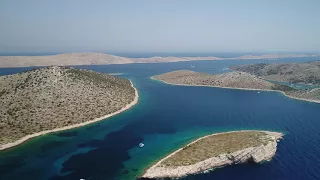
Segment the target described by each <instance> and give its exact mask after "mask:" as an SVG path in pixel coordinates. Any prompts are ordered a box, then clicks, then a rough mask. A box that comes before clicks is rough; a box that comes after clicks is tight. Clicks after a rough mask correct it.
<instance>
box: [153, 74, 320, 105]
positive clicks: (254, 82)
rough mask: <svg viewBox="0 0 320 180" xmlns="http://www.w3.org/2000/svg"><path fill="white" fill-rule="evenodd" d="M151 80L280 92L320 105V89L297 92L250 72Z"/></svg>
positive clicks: (190, 75) (164, 77) (182, 75)
mask: <svg viewBox="0 0 320 180" xmlns="http://www.w3.org/2000/svg"><path fill="white" fill-rule="evenodd" d="M151 78H152V79H155V80H159V81H162V82H164V83H167V84H173V85H184V86H209V87H219V88H230V89H244V90H264V91H278V92H281V93H283V94H284V95H286V96H288V97H290V98H294V99H298V100H305V101H310V102H316V103H320V89H308V90H296V89H294V88H291V87H289V86H286V85H280V84H276V83H272V82H270V81H267V80H264V79H263V78H262V77H259V76H256V75H254V74H251V73H248V72H240V71H233V72H228V73H223V74H215V75H214V74H207V73H199V72H194V71H190V70H178V71H172V72H168V73H164V74H160V75H156V76H152V77H151Z"/></svg>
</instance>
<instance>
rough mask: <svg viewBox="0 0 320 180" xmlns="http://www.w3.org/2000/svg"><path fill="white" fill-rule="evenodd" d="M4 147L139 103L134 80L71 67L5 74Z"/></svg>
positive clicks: (0, 80) (0, 115)
mask: <svg viewBox="0 0 320 180" xmlns="http://www.w3.org/2000/svg"><path fill="white" fill-rule="evenodd" d="M0 84H1V86H0V107H1V108H0V150H3V149H7V148H10V147H13V146H16V145H18V144H20V143H22V142H24V141H26V140H28V139H30V138H33V137H36V136H40V135H43V134H46V133H50V132H56V131H61V130H66V129H71V128H75V127H79V126H83V125H86V124H89V123H93V122H96V121H99V120H103V119H106V118H108V117H110V116H113V115H115V114H118V113H120V112H122V111H125V110H127V109H129V108H130V107H132V106H133V105H135V104H136V103H137V102H138V92H137V90H136V89H135V88H134V87H133V84H132V83H131V81H130V80H128V79H124V78H120V77H115V76H111V75H107V74H104V73H98V72H94V71H90V70H83V69H76V68H71V67H58V66H52V67H45V68H39V69H34V70H30V71H26V72H22V73H17V74H13V75H7V76H0Z"/></svg>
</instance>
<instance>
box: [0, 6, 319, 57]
mask: <svg viewBox="0 0 320 180" xmlns="http://www.w3.org/2000/svg"><path fill="white" fill-rule="evenodd" d="M318 7H320V1H318V0H309V1H301V0H283V1H277V0H262V1H256V0H244V1H231V0H226V1H210V0H202V1H194V0H189V1H185V0H175V1H171V0H162V1H150V0H135V1H130V0H117V1H112V0H106V1H102V0H93V1H84V0H78V1H75V0H70V1H61V0H57V1H41V0H31V1H24V0H3V1H1V2H0V23H1V25H2V31H1V32H0V39H1V41H0V54H10V53H12V54H19V53H20V54H23V53H24V54H28V53H31V54H32V53H33V54H36V53H39V54H41V53H42V54H45V53H49V54H50V52H52V54H58V53H68V52H104V53H109V54H115V55H117V54H126V53H127V54H130V53H131V54H137V53H138V54H139V53H141V54H143V53H158V54H159V53H160V54H161V53H163V52H165V53H167V54H170V53H171V54H174V53H177V52H182V53H184V52H185V53H189V52H190V53H201V52H202V53H207V52H211V53H213V54H214V53H228V52H237V53H248V52H251V53H275V52H276V53H286V52H299V53H301V52H307V53H312V52H316V53H318V52H320V35H319V32H320V11H318ZM53 52H54V53H53Z"/></svg>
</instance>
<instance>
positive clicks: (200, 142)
mask: <svg viewBox="0 0 320 180" xmlns="http://www.w3.org/2000/svg"><path fill="white" fill-rule="evenodd" d="M282 137H283V134H282V133H278V132H270V131H254V130H249V131H232V132H226V133H218V134H212V135H208V136H205V137H202V138H199V139H197V140H195V141H193V142H191V143H190V144H188V145H186V146H185V147H183V148H181V149H178V150H177V151H175V152H173V153H172V154H170V155H168V156H166V157H165V158H163V159H162V160H160V161H159V162H157V163H156V164H154V165H153V166H151V167H150V168H148V169H147V170H146V171H145V172H144V174H143V175H142V178H148V179H158V178H181V177H184V176H187V175H190V174H198V173H205V172H208V171H210V170H212V169H214V168H218V167H223V166H227V165H232V164H239V163H246V162H254V163H260V162H263V161H269V160H271V159H272V157H273V156H274V155H275V153H276V150H277V142H279V141H280V139H282Z"/></svg>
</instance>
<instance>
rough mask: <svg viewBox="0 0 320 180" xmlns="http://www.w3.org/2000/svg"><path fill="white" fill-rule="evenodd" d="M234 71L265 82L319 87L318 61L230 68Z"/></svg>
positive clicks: (319, 69) (319, 72) (319, 66)
mask: <svg viewBox="0 0 320 180" xmlns="http://www.w3.org/2000/svg"><path fill="white" fill-rule="evenodd" d="M230 69H232V70H235V71H242V72H247V73H250V74H252V75H256V76H259V77H261V78H263V79H266V80H272V81H278V82H289V83H300V84H307V85H320V61H311V62H305V63H274V64H267V63H259V64H249V65H240V66H234V67H230Z"/></svg>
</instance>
